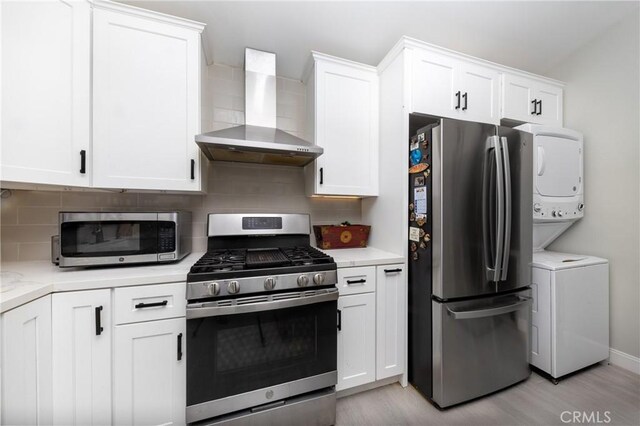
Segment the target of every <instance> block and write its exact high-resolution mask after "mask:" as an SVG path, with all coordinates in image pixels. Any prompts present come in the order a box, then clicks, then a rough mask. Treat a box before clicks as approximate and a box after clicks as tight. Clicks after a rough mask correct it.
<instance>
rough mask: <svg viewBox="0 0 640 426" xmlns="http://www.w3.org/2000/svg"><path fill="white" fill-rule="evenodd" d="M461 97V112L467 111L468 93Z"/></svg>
mask: <svg viewBox="0 0 640 426" xmlns="http://www.w3.org/2000/svg"><path fill="white" fill-rule="evenodd" d="M462 97H463V98H464V106H463V107H462V110H463V111H466V110H467V101H468V100H469V99H468V93H467V92H464V95H462Z"/></svg>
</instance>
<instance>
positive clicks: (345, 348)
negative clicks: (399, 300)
mask: <svg viewBox="0 0 640 426" xmlns="http://www.w3.org/2000/svg"><path fill="white" fill-rule="evenodd" d="M338 311H339V316H340V319H339V324H340V327H339V329H338V384H337V385H336V390H339V391H340V390H344V389H348V388H351V387H354V386H360V385H364V384H366V383H370V382H373V381H375V379H376V294H375V293H364V294H353V295H349V296H340V298H338Z"/></svg>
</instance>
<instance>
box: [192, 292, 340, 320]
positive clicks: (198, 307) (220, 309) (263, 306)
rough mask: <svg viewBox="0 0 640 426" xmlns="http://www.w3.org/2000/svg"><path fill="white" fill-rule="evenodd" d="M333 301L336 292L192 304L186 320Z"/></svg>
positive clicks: (336, 296)
mask: <svg viewBox="0 0 640 426" xmlns="http://www.w3.org/2000/svg"><path fill="white" fill-rule="evenodd" d="M333 300H338V290H335V291H332V292H329V293H322V294H317V295H315V296H306V297H296V298H291V299H282V300H270V301H266V302H256V303H247V304H244V305H231V306H207V303H192V304H188V305H187V319H194V318H205V317H216V316H221V315H236V314H247V313H252V312H262V311H272V310H274V309H283V308H292V307H295V306H305V305H311V304H314V303H321V302H331V301H333Z"/></svg>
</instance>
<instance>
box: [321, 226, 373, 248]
mask: <svg viewBox="0 0 640 426" xmlns="http://www.w3.org/2000/svg"><path fill="white" fill-rule="evenodd" d="M370 231H371V227H370V226H368V225H314V226H313V233H314V234H315V236H316V243H317V244H318V248H320V249H325V250H328V249H338V248H354V247H366V246H367V240H368V239H369V232H370Z"/></svg>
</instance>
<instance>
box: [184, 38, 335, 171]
mask: <svg viewBox="0 0 640 426" xmlns="http://www.w3.org/2000/svg"><path fill="white" fill-rule="evenodd" d="M244 69H245V81H244V90H245V98H244V103H245V113H244V114H245V115H244V116H245V123H246V124H245V125H244V126H237V127H232V128H229V129H224V130H216V131H214V132H209V133H203V134H201V135H198V136H196V143H197V144H198V146H199V147H200V149H201V150H202V152H203V153H204V155H206V157H207V158H208V159H209V160H216V161H237V162H242V163H262V164H279V165H287V166H305V165H307V164H309V163H310V162H312V161H313V160H315V159H316V158H317V157H319V156H320V155H322V152H323V149H322V148H321V147H319V146H317V145H314V144H312V143H309V142H307V141H305V140H304V139H300V138H298V137H295V136H293V135H291V134H289V133H286V132H283V131H282V130H279V129H276V55H275V53H270V52H263V51H260V50H255V49H249V48H247V49H245V55H244Z"/></svg>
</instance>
